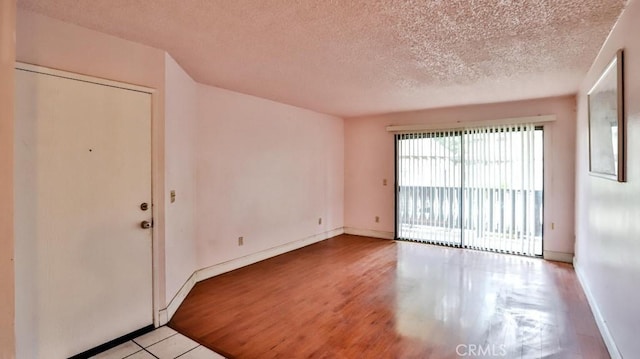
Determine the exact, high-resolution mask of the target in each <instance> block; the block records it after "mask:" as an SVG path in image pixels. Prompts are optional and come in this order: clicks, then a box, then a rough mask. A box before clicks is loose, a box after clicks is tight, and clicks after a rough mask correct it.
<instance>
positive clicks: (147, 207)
mask: <svg viewBox="0 0 640 359" xmlns="http://www.w3.org/2000/svg"><path fill="white" fill-rule="evenodd" d="M140 209H141V210H143V211H146V210H148V209H149V203H147V202H143V203H142V204H140Z"/></svg>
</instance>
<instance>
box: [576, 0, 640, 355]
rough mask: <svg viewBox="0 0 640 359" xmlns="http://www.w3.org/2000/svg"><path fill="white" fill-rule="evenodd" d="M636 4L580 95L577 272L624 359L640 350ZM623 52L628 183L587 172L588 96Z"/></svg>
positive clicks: (639, 5)
mask: <svg viewBox="0 0 640 359" xmlns="http://www.w3.org/2000/svg"><path fill="white" fill-rule="evenodd" d="M639 18H640V1H637V0H633V1H630V2H629V4H628V7H627V9H626V10H625V11H624V12H623V14H622V16H621V17H620V19H619V20H618V23H617V24H616V26H615V27H614V29H613V31H612V33H611V35H610V36H609V38H608V39H607V42H606V43H605V45H604V47H603V48H602V50H601V52H600V54H599V56H598V57H597V58H596V60H595V62H594V64H593V66H592V67H591V70H590V71H589V73H588V74H587V76H586V78H585V81H584V82H583V84H582V86H581V88H580V92H579V94H578V120H577V121H578V123H577V130H576V131H577V161H576V162H577V170H576V235H577V243H576V247H577V251H576V259H577V266H576V268H577V270H578V271H579V273H581V274H582V278H583V285H584V286H585V287H586V289H587V290H588V291H589V292H590V293H591V295H592V298H593V299H594V301H595V305H596V307H597V308H598V310H599V311H600V313H601V315H602V318H603V319H604V321H605V322H606V326H607V328H608V331H609V332H610V334H611V337H612V338H613V340H614V341H615V345H616V346H617V349H618V350H619V352H620V353H621V354H622V357H624V358H635V357H638V355H639V354H638V353H640V342H639V341H638V339H637V334H638V332H640V319H639V318H640V307H639V306H638V302H640V289H639V287H638V283H640V221H639V219H640V161H639V159H638V154H640V101H639V99H640V61H639V59H640V40H638V34H640V22H638V19H639ZM621 48H624V51H625V53H624V56H625V61H624V64H625V68H624V73H625V74H624V80H625V103H626V113H627V116H626V120H627V129H628V132H627V153H628V157H627V180H628V182H627V183H618V182H615V181H610V180H606V179H602V178H599V177H593V176H590V175H589V147H588V146H589V145H588V144H589V131H588V112H587V111H588V106H587V92H588V91H589V90H590V88H591V87H592V86H593V84H594V83H595V81H596V80H597V79H598V77H599V76H600V74H601V73H602V71H603V70H604V68H605V67H606V66H607V64H608V63H609V61H611V60H612V59H613V57H614V54H615V52H616V51H617V50H618V49H621Z"/></svg>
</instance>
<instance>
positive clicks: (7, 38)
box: [0, 0, 16, 359]
mask: <svg viewBox="0 0 640 359" xmlns="http://www.w3.org/2000/svg"><path fill="white" fill-rule="evenodd" d="M15 21H16V2H15V0H0V79H2V80H0V198H2V201H0V303H2V304H1V305H0V359H11V358H14V357H15V336H14V316H15V307H14V293H15V286H14V284H15V283H14V278H15V276H14V264H13V257H14V256H13V249H14V234H13V233H14V232H13V96H14V75H13V74H14V62H15Z"/></svg>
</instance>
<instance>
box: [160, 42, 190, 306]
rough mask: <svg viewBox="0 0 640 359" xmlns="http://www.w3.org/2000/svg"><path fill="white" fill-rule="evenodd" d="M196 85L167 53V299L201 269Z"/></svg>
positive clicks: (168, 300) (165, 116)
mask: <svg viewBox="0 0 640 359" xmlns="http://www.w3.org/2000/svg"><path fill="white" fill-rule="evenodd" d="M197 89H198V87H197V84H196V83H195V82H194V81H193V79H191V77H190V76H189V75H188V74H187V73H186V72H185V71H184V70H183V69H182V68H181V67H180V65H178V63H176V61H175V60H174V59H173V58H172V57H171V56H170V55H169V54H166V56H165V100H164V103H165V114H164V118H165V168H164V169H165V188H166V192H167V193H166V195H167V196H169V193H170V191H171V190H175V191H176V201H175V202H174V203H171V201H170V200H167V201H166V202H165V254H164V255H165V261H166V295H165V297H166V300H167V302H170V301H171V299H172V298H173V297H174V296H175V295H176V293H177V292H178V290H180V288H181V287H182V285H183V284H184V283H185V282H186V281H187V279H188V278H189V277H190V276H191V274H192V273H193V272H194V271H195V270H196V269H198V268H196V265H197V258H196V247H195V245H196V237H195V234H196V198H197V196H196V168H197V166H196V162H195V161H196V150H197V148H196V141H197V136H196V134H197V128H196V126H197V120H198V117H197V110H198V108H197V99H198V96H197Z"/></svg>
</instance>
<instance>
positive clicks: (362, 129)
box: [345, 96, 575, 261]
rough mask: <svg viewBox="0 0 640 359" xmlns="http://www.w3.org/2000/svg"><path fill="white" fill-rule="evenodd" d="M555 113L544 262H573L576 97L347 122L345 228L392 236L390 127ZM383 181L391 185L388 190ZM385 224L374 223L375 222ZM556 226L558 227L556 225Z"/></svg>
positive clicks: (547, 133) (548, 146)
mask: <svg viewBox="0 0 640 359" xmlns="http://www.w3.org/2000/svg"><path fill="white" fill-rule="evenodd" d="M548 114H554V115H556V117H557V120H556V121H555V122H552V123H548V124H545V125H544V147H545V158H544V192H545V194H544V201H545V208H544V219H543V221H544V224H543V228H544V250H545V257H548V258H552V259H559V260H568V261H571V258H572V254H573V243H574V235H573V230H574V224H573V220H574V218H573V204H574V158H575V156H574V154H575V149H574V146H575V134H574V130H573V129H574V127H575V97H574V96H566V97H555V98H547V99H538V100H528V101H516V102H507V103H496V104H486V105H474V106H462V107H451V108H442V109H434V110H424V111H412V112H402V113H394V114H388V115H380V116H368V117H359V118H350V119H347V120H345V143H346V145H345V151H346V152H345V168H346V170H345V193H346V197H345V227H346V230H347V231H349V232H353V233H358V232H365V233H366V232H371V231H374V233H377V234H380V235H381V236H387V237H389V236H392V235H393V231H394V214H395V208H394V206H395V204H394V185H393V182H394V175H395V174H394V171H395V169H394V156H395V155H394V138H393V134H391V133H389V132H387V131H386V126H389V125H414V124H421V123H438V124H442V125H443V126H445V127H446V124H447V123H456V122H457V121H462V122H473V121H487V120H495V119H502V118H512V117H523V116H535V115H548ZM383 179H387V180H388V185H387V186H383V184H382V183H383ZM376 216H378V217H380V222H379V223H375V217H376ZM552 223H553V224H554V226H553V228H552V225H551V224H552Z"/></svg>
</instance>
